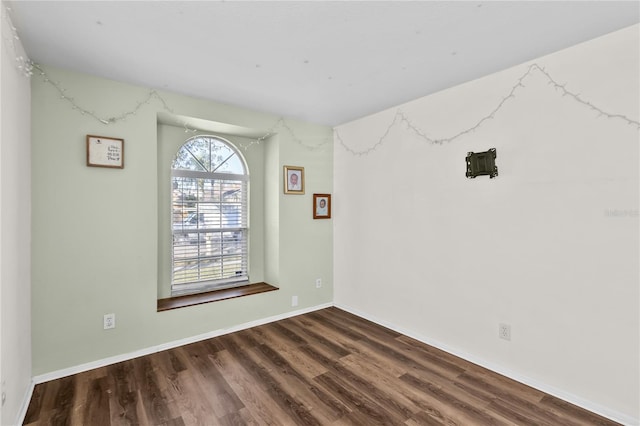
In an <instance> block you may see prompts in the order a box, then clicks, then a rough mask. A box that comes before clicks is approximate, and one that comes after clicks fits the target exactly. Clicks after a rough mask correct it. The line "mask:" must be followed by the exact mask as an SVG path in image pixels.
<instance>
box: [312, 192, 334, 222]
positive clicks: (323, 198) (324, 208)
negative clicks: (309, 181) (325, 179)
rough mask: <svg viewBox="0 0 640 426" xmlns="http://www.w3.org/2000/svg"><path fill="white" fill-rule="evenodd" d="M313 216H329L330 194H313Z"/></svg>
mask: <svg viewBox="0 0 640 426" xmlns="http://www.w3.org/2000/svg"><path fill="white" fill-rule="evenodd" d="M313 218H314V219H330V218H331V194H313Z"/></svg>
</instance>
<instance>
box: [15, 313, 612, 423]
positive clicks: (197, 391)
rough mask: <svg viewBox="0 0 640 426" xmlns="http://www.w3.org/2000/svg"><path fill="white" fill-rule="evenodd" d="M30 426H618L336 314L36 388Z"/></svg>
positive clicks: (294, 321)
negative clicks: (377, 425)
mask: <svg viewBox="0 0 640 426" xmlns="http://www.w3.org/2000/svg"><path fill="white" fill-rule="evenodd" d="M24 424H25V425H29V426H41V425H47V426H51V425H65V426H76V425H83V426H84V425H88V426H116V425H118V426H120V425H127V426H130V425H141V426H147V425H153V426H156V425H166V426H196V425H198V426H214V425H278V426H280V425H284V426H289V425H296V426H297V425H303V426H304V425H330V426H347V425H376V424H379V425H427V426H428V425H447V426H458V425H460V426H467V425H473V426H476V425H480V426H482V425H518V426H522V425H535V426H545V425H549V426H585V425H603V426H611V425H615V424H616V423H615V422H612V421H610V420H608V419H605V418H603V417H601V416H598V415H596V414H593V413H590V412H588V411H586V410H583V409H581V408H579V407H576V406H574V405H572V404H569V403H567V402H564V401H561V400H559V399H557V398H555V397H553V396H551V395H547V394H545V393H543V392H541V391H538V390H536V389H532V388H530V387H528V386H526V385H524V384H521V383H517V382H515V381H513V380H510V379H508V378H506V377H504V376H501V375H499V374H496V373H493V372H491V371H489V370H486V369H484V368H482V367H480V366H478V365H475V364H473V363H470V362H467V361H464V360H462V359H460V358H457V357H455V356H454V355H452V354H448V353H446V352H443V351H441V350H439V349H437V348H434V347H431V346H428V345H425V344H423V343H421V342H418V341H416V340H414V339H412V338H409V337H407V336H403V335H401V334H399V333H397V332H395V331H393V330H390V329H387V328H384V327H380V326H378V325H376V324H374V323H372V322H370V321H367V320H365V319H362V318H359V317H357V316H355V315H353V314H350V313H348V312H345V311H342V310H340V309H338V308H333V307H332V308H326V309H322V310H319V311H315V312H311V313H308V314H304V315H300V316H297V317H293V318H288V319H284V320H280V321H277V322H273V323H269V324H265V325H261V326H258V327H254V328H252V329H248V330H242V331H238V332H235V333H231V334H227V335H224V336H220V337H216V338H213V339H207V340H203V341H201V342H197V343H192V344H189V345H185V346H182V347H178V348H174V349H169V350H167V351H162V352H159V353H155V354H152V355H148V356H144V357H140V358H136V359H132V360H129V361H124V362H121V363H117V364H113V365H109V366H106V367H101V368H99V369H95V370H91V371H88V372H84V373H80V374H77V375H73V376H69V377H65V378H61V379H58V380H53V381H50V382H46V383H41V384H38V385H37V386H36V387H35V388H34V391H33V396H32V399H31V402H30V404H29V407H28V409H27V413H26V416H25V421H24Z"/></svg>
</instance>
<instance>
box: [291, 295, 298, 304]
mask: <svg viewBox="0 0 640 426" xmlns="http://www.w3.org/2000/svg"><path fill="white" fill-rule="evenodd" d="M291 306H298V296H291Z"/></svg>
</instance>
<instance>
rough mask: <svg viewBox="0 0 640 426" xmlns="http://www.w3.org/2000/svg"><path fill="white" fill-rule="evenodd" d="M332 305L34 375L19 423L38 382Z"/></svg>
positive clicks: (21, 421)
mask: <svg viewBox="0 0 640 426" xmlns="http://www.w3.org/2000/svg"><path fill="white" fill-rule="evenodd" d="M331 306H333V303H324V304H322V305H316V306H312V307H310V308H304V309H299V310H296V311H291V312H285V313H283V314H279V315H274V316H271V317H267V318H261V319H258V320H255V321H249V322H246V323H243V324H238V325H235V326H233V327H230V328H225V329H219V330H214V331H210V332H207V333H203V334H198V335H196V336H191V337H186V338H184V339H179V340H174V341H172V342H167V343H162V344H159V345H156V346H151V347H148V348H144V349H140V350H137V351H134V352H129V353H126V354H121V355H115V356H112V357H109V358H104V359H99V360H96V361H91V362H87V363H85V364H80V365H75V366H73V367H69V368H64V369H62V370H56V371H52V372H50V373H46V374H41V375H38V376H34V377H33V379H32V381H31V388H30V389H29V393H28V395H25V402H24V403H23V406H22V409H21V412H20V413H19V416H18V418H19V422H18V423H17V424H22V423H23V422H24V417H25V416H26V414H27V409H28V408H29V401H30V400H31V396H32V395H33V388H34V387H35V385H37V384H40V383H44V382H48V381H50V380H56V379H61V378H63V377H67V376H71V375H73V374H78V373H82V372H85V371H89V370H93V369H94V368H100V367H105V366H107V365H111V364H116V363H118V362H122V361H127V360H130V359H133V358H138V357H141V356H144V355H150V354H153V353H156V352H161V351H165V350H167V349H172V348H177V347H179V346H184V345H188V344H190V343H195V342H199V341H202V340H206V339H211V338H213V337H218V336H222V335H225V334H229V333H234V332H236V331H241V330H246V329H248V328H252V327H257V326H259V325H264V324H268V323H270V322H275V321H280V320H283V319H286V318H291V317H296V316H298V315H302V314H306V313H309V312H313V311H317V310H320V309H325V308H329V307H331Z"/></svg>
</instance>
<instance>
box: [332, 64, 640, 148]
mask: <svg viewBox="0 0 640 426" xmlns="http://www.w3.org/2000/svg"><path fill="white" fill-rule="evenodd" d="M534 71H536V72H539V73H541V74H542V75H543V76H544V77H546V79H547V81H548V84H550V85H552V86H553V88H554V89H556V91H560V93H561V94H562V96H568V97H569V98H571V99H572V100H574V101H576V102H578V103H580V104H582V105H585V106H587V107H588V108H590V109H591V110H592V111H595V112H597V113H598V115H599V116H603V117H605V118H607V119H616V120H622V121H623V122H625V123H626V124H628V125H631V126H634V127H635V128H636V129H638V130H640V122H638V121H636V120H632V119H631V118H629V117H627V116H626V115H622V114H612V113H610V112H607V111H605V110H603V109H601V108H599V107H598V106H596V105H594V104H593V103H591V102H589V101H586V100H584V99H582V97H581V96H580V94H579V93H574V92H571V91H569V90H567V89H566V87H565V86H566V84H560V83H558V82H557V81H556V80H554V79H553V77H551V75H550V74H549V73H548V72H547V71H546V70H545V69H544V68H543V67H541V66H539V65H538V64H535V63H534V64H532V65H530V66H529V68H528V69H527V71H526V72H525V73H524V74H523V75H522V76H521V77H520V78H519V79H518V80H517V82H516V83H515V84H514V85H513V87H512V88H511V90H510V91H509V93H508V95H507V96H505V97H503V98H502V100H501V101H500V102H498V104H497V105H496V107H495V108H494V109H493V110H492V111H491V112H489V113H488V114H487V115H485V116H484V117H482V118H480V119H479V120H478V121H477V122H476V123H475V124H474V125H473V126H471V127H469V128H467V129H464V130H462V131H460V132H458V133H456V134H454V135H452V136H449V137H445V138H439V139H434V138H431V137H429V136H427V135H426V133H425V132H424V131H423V130H422V129H420V128H419V127H417V126H416V125H415V124H413V123H412V122H411V120H410V119H409V118H408V117H407V116H406V115H405V114H404V112H402V110H400V109H398V110H397V111H396V114H395V116H394V117H393V120H392V121H391V123H390V124H389V125H388V126H387V129H386V130H385V131H384V133H383V134H382V136H380V138H378V140H377V142H376V143H375V144H373V145H372V146H371V147H369V148H367V149H365V150H362V151H357V150H355V149H353V148H351V147H350V146H348V145H347V144H346V143H345V142H344V140H343V139H342V136H340V133H339V132H338V131H337V130H336V131H335V137H336V139H337V140H338V142H340V145H341V146H342V147H343V148H344V149H345V151H347V152H349V153H351V154H353V155H356V156H362V155H367V154H370V153H371V152H373V151H375V150H376V149H378V147H380V146H381V145H382V144H383V143H384V142H385V140H386V139H387V136H388V135H389V132H390V131H391V129H392V128H393V127H394V126H395V125H396V124H400V123H405V124H406V125H407V127H408V128H409V129H410V130H412V131H413V132H414V133H415V134H416V135H418V136H419V137H420V138H422V139H423V140H424V141H425V142H428V143H431V144H443V143H445V142H447V143H448V142H453V141H454V140H456V139H458V138H460V137H462V136H464V135H466V134H468V133H471V132H474V131H476V130H477V129H478V128H480V127H481V126H482V125H483V124H484V123H485V122H486V121H487V120H490V119H493V118H494V117H495V115H496V114H497V113H498V112H499V111H500V110H501V109H502V108H503V107H504V106H505V105H506V104H507V102H508V101H509V100H510V99H513V98H515V97H516V92H517V91H519V90H520V89H521V88H524V87H526V86H525V85H524V84H523V81H524V80H525V79H526V78H527V77H529V76H530V75H531V74H532V73H533V72H534Z"/></svg>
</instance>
